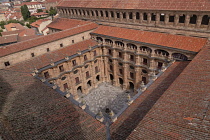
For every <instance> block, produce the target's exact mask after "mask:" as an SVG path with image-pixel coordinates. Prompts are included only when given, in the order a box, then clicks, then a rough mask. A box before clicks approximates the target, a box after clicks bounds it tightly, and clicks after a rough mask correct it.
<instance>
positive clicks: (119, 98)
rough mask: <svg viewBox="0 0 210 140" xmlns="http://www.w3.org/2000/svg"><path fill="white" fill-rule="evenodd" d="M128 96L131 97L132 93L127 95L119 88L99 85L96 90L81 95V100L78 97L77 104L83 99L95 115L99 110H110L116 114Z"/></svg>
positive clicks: (105, 84) (126, 92)
mask: <svg viewBox="0 0 210 140" xmlns="http://www.w3.org/2000/svg"><path fill="white" fill-rule="evenodd" d="M128 94H130V95H131V96H133V93H128V91H125V90H122V89H121V88H120V87H115V86H112V85H111V84H109V83H101V84H100V85H99V86H98V87H97V88H95V89H92V90H91V91H90V92H89V94H87V95H83V98H81V97H80V99H79V102H81V100H82V99H83V100H84V101H85V103H86V104H87V105H88V106H89V108H90V110H91V111H92V112H93V113H95V114H97V113H98V112H99V110H101V111H102V112H104V111H105V109H106V108H109V109H111V110H112V111H113V112H114V113H115V114H116V113H118V112H119V111H120V110H121V108H123V106H124V105H125V104H126V102H127V96H128Z"/></svg>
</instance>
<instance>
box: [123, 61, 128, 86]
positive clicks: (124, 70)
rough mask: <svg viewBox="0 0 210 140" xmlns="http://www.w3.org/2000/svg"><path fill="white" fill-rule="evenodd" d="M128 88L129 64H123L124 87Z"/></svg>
mask: <svg viewBox="0 0 210 140" xmlns="http://www.w3.org/2000/svg"><path fill="white" fill-rule="evenodd" d="M127 88H128V64H126V63H125V64H124V65H123V89H124V90H126V89H127Z"/></svg>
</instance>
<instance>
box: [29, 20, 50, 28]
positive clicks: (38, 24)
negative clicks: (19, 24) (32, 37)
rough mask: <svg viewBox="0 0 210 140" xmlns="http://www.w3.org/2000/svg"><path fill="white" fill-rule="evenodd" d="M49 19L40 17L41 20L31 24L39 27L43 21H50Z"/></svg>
mask: <svg viewBox="0 0 210 140" xmlns="http://www.w3.org/2000/svg"><path fill="white" fill-rule="evenodd" d="M48 20H50V19H39V20H37V21H35V22H33V23H31V24H30V25H31V26H33V27H37V28H38V27H39V26H40V24H41V23H42V22H45V21H48Z"/></svg>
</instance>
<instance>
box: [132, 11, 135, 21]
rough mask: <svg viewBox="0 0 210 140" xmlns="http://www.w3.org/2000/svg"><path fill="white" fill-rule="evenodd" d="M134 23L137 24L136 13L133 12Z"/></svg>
mask: <svg viewBox="0 0 210 140" xmlns="http://www.w3.org/2000/svg"><path fill="white" fill-rule="evenodd" d="M132 16H133V22H136V12H132Z"/></svg>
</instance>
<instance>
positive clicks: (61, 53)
mask: <svg viewBox="0 0 210 140" xmlns="http://www.w3.org/2000/svg"><path fill="white" fill-rule="evenodd" d="M97 44H98V43H97V42H96V41H94V40H92V39H90V40H85V41H83V42H79V43H75V44H74V45H71V46H68V47H64V48H61V49H59V50H56V51H52V52H48V53H45V54H43V55H40V56H37V57H34V58H32V59H30V60H27V61H24V62H21V63H18V64H17V65H15V66H12V67H11V68H12V69H13V70H16V71H22V72H32V71H33V70H34V68H37V69H40V68H43V67H45V66H47V65H50V63H52V62H57V61H59V60H61V59H64V58H65V57H66V56H71V55H73V54H76V53H77V51H78V50H80V51H82V50H85V49H88V47H89V46H95V45H97Z"/></svg>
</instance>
